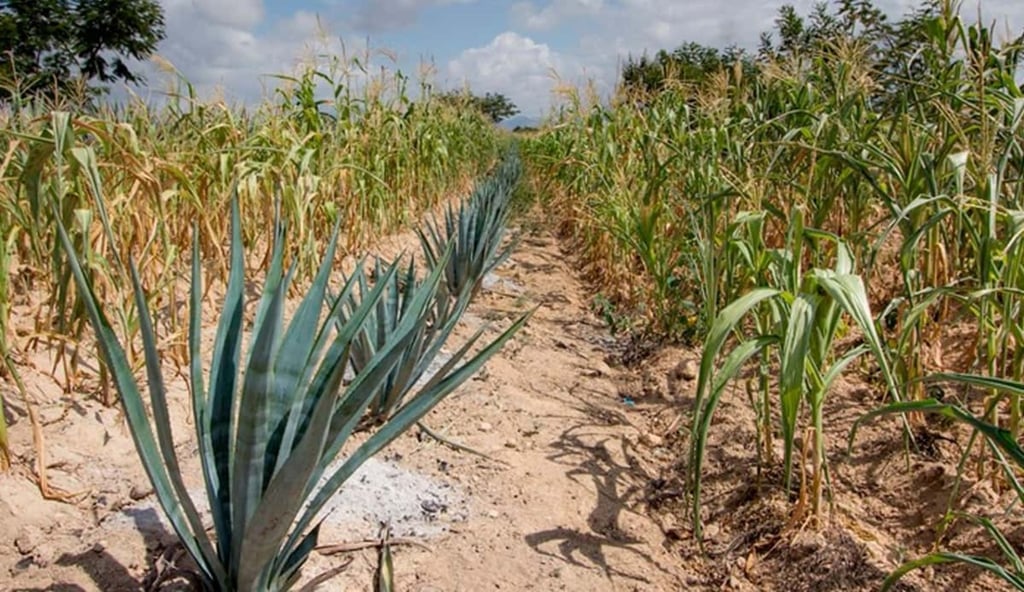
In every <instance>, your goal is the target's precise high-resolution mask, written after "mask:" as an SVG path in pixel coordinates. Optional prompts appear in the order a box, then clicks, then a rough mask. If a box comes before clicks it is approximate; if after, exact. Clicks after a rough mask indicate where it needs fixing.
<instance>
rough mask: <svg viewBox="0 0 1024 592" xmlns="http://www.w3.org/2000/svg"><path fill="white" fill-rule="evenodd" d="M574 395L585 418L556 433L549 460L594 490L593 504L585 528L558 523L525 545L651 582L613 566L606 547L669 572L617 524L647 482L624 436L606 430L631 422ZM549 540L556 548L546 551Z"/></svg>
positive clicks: (609, 572) (528, 537) (639, 498)
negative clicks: (555, 526)
mask: <svg viewBox="0 0 1024 592" xmlns="http://www.w3.org/2000/svg"><path fill="white" fill-rule="evenodd" d="M574 396H575V395H574ZM575 398H576V400H577V405H576V408H577V410H578V411H580V412H582V413H583V414H584V416H585V417H584V418H583V419H582V420H578V421H577V422H575V423H574V424H573V425H571V426H569V427H568V428H567V429H565V430H564V431H563V432H562V433H561V435H560V436H559V438H558V440H556V441H555V442H554V443H553V444H552V448H553V449H554V452H553V453H552V454H551V455H550V456H549V457H548V458H549V459H550V460H553V461H554V462H557V463H559V464H561V465H564V466H566V467H568V470H567V471H566V475H567V476H568V477H569V478H570V479H571V480H573V481H574V482H576V483H579V484H581V485H590V486H592V487H593V489H594V490H595V492H596V495H595V499H594V500H593V503H594V506H593V508H592V509H590V511H589V514H588V516H587V526H588V528H589V532H584V531H581V530H578V529H570V528H564V527H558V528H553V529H549V530H544V531H540V532H535V533H531V534H528V535H526V537H525V540H526V542H527V544H529V545H530V546H531V547H532V548H533V549H534V550H535V551H536V552H537V553H540V554H542V555H545V556H548V557H554V558H557V559H560V560H562V561H564V562H566V563H569V564H571V565H575V566H580V567H587V568H593V569H599V570H601V571H602V572H603V573H604V574H605V576H606V577H609V578H612V577H616V578H622V579H626V580H630V581H633V582H638V583H646V584H649V583H650V580H649V579H648V578H647V577H645V576H644V574H643V573H642V572H641V573H630V572H627V571H623V570H621V569H619V568H617V567H616V566H614V565H613V564H612V563H613V561H611V560H610V559H609V551H626V552H628V553H631V554H632V555H634V556H635V557H637V558H639V559H640V560H641V561H642V563H643V564H645V565H646V566H648V567H650V568H654V569H657V570H658V571H660V572H662V573H664V574H671V572H670V571H669V570H668V569H666V567H665V566H663V565H661V564H660V563H659V562H658V561H657V560H656V559H655V558H654V557H652V556H651V555H649V554H648V553H645V552H644V551H642V550H640V549H638V548H637V546H638V545H640V544H642V543H643V542H644V541H641V540H638V539H637V538H636V537H635V536H633V535H631V534H629V533H628V532H626V531H625V530H623V528H622V527H621V524H620V519H621V517H622V515H623V513H624V512H630V513H635V510H633V509H632V508H631V506H632V505H634V504H636V503H639V502H640V501H642V495H643V493H644V492H645V490H646V488H647V484H648V483H649V482H650V480H651V475H650V474H649V473H648V472H647V470H645V469H644V468H643V466H642V465H641V463H640V460H639V457H638V451H637V450H636V447H635V446H634V445H633V444H632V443H631V442H630V441H629V439H627V438H625V437H624V436H622V435H619V434H612V433H608V432H607V428H609V427H613V426H616V427H622V426H629V425H631V422H629V420H628V419H627V418H626V416H625V415H624V414H623V413H621V412H620V411H617V410H614V409H610V408H606V407H601V406H598V405H595V404H593V403H591V402H588V401H584V400H582V399H581V398H580V397H578V396H575ZM620 431H621V430H620ZM616 456H621V459H616V458H615V457H616ZM581 503H586V502H585V501H584V500H581ZM552 543H554V544H555V545H556V547H557V552H555V551H552V550H549V549H548V547H549V545H551V544H552Z"/></svg>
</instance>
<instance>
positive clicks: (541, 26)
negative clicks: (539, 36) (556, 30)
mask: <svg viewBox="0 0 1024 592" xmlns="http://www.w3.org/2000/svg"><path fill="white" fill-rule="evenodd" d="M603 8H604V0H554V1H553V2H550V3H548V4H547V5H546V6H543V7H541V8H538V7H537V6H536V4H534V3H533V2H516V3H515V4H513V5H512V16H513V18H514V19H515V20H516V21H517V22H519V23H521V24H522V25H523V26H524V27H526V28H528V29H534V30H545V29H551V28H553V27H555V26H557V25H559V24H561V23H563V22H565V21H567V20H569V19H580V18H583V17H587V16H594V15H598V14H600V12H601V10H602V9H603Z"/></svg>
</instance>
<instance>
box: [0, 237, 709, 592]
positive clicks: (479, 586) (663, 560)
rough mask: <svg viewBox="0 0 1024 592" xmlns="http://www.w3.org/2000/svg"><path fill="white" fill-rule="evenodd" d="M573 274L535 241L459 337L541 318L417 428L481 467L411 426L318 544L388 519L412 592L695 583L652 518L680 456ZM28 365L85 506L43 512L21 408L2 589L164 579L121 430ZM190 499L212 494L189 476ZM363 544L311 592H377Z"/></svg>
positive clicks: (49, 448)
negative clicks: (664, 472)
mask: <svg viewBox="0 0 1024 592" xmlns="http://www.w3.org/2000/svg"><path fill="white" fill-rule="evenodd" d="M570 265H571V264H570V263H569V262H568V261H567V258H566V255H565V254H564V253H563V252H562V251H561V250H560V248H559V245H558V243H557V241H556V240H555V239H554V238H552V237H551V236H549V235H547V234H535V235H531V236H525V237H524V238H523V239H522V240H521V241H520V244H519V246H518V248H517V250H516V252H515V253H514V254H513V257H512V259H511V260H510V261H509V262H507V263H506V264H505V265H503V266H502V267H501V268H500V269H499V270H498V271H497V273H496V274H495V277H492V278H490V281H489V282H488V285H487V286H486V289H485V290H484V291H483V292H482V293H481V296H480V297H479V299H478V301H477V302H475V303H474V305H473V307H472V308H471V311H470V313H469V314H468V315H467V318H466V322H465V323H464V325H465V326H464V327H463V328H462V329H461V331H463V333H462V336H463V337H464V336H465V335H468V334H469V332H470V331H472V330H474V329H475V328H476V327H478V326H480V325H481V324H483V323H488V324H489V325H490V326H491V329H489V331H490V334H492V335H497V333H498V332H499V331H500V330H501V329H502V328H503V327H506V326H507V325H508V324H509V323H511V322H512V321H513V320H514V319H515V318H516V317H517V316H518V315H519V314H521V313H522V312H523V311H525V310H528V309H530V308H533V307H534V306H537V307H538V308H537V310H536V312H535V314H534V316H533V318H532V319H531V321H530V322H529V324H528V325H527V326H526V328H525V329H524V330H522V331H521V332H520V333H519V334H518V335H517V336H516V338H515V339H514V340H513V341H512V342H510V343H509V344H508V345H506V347H505V348H504V350H503V351H502V352H500V353H499V354H498V355H497V356H496V357H495V358H493V359H492V360H491V361H490V362H489V363H488V365H487V366H486V368H485V369H484V371H483V372H481V373H480V374H479V375H478V376H477V377H475V378H474V379H472V380H471V381H469V382H468V383H467V384H465V385H463V387H461V388H460V389H459V390H458V391H456V392H455V393H454V394H453V395H451V396H450V397H449V398H448V399H447V400H445V401H444V402H442V403H441V404H440V405H439V406H438V408H437V409H435V410H434V411H433V412H432V413H431V414H430V415H428V416H427V418H426V420H425V423H426V425H428V426H429V427H430V428H431V429H432V430H433V431H435V432H437V433H440V434H443V435H444V436H445V437H446V438H449V439H451V440H452V441H455V442H458V443H460V444H462V445H464V446H467V447H470V448H472V449H474V450H476V451H478V452H480V453H483V454H484V455H486V456H487V457H489V458H484V457H481V456H477V455H473V454H467V453H465V452H459V451H456V450H453V449H451V448H449V447H446V446H443V445H441V444H439V443H437V442H436V441H434V440H432V439H430V438H425V437H423V436H422V435H418V434H417V433H416V431H417V430H412V431H411V432H410V433H409V434H406V435H404V436H403V437H402V438H400V439H399V440H398V441H397V442H395V443H394V444H393V445H392V446H391V447H390V448H388V449H387V450H386V451H385V452H384V454H382V455H381V456H380V457H379V458H376V459H373V460H372V461H371V462H369V463H367V465H365V466H364V469H363V470H362V471H361V472H360V473H359V474H357V475H356V476H355V477H353V479H352V480H350V483H349V484H348V485H346V487H345V488H344V489H343V491H342V493H341V494H340V495H339V498H338V500H337V503H336V504H334V510H333V511H332V512H331V514H330V515H329V516H328V517H327V519H326V521H325V527H324V529H323V530H322V534H321V538H320V540H321V543H322V544H324V545H333V544H342V543H353V542H359V541H363V540H367V539H372V538H373V537H375V536H377V533H378V532H379V528H380V523H381V522H389V523H390V524H391V527H392V530H393V534H394V536H395V537H398V538H397V539H396V543H402V542H409V543H411V544H396V545H395V546H394V548H393V554H394V567H395V582H396V589H398V590H405V591H419V592H428V591H442V590H443V591H448V590H474V591H477V590H593V591H600V590H644V591H659V590H665V591H668V590H680V589H685V588H688V587H689V586H687V585H686V584H688V583H692V582H693V581H694V580H693V579H692V574H687V573H685V569H686V568H685V566H684V565H683V564H684V562H683V561H682V560H681V558H680V556H679V554H678V553H677V552H675V551H673V550H672V545H671V544H669V542H668V541H667V540H666V537H665V534H664V533H663V531H662V528H661V527H660V526H659V525H658V524H656V523H655V522H654V521H652V519H651V518H649V517H647V514H646V512H645V510H644V508H643V504H642V502H643V500H644V498H645V491H647V490H648V488H649V484H650V482H651V481H652V479H653V478H654V475H656V474H657V472H658V467H659V466H663V465H665V464H666V463H667V462H669V461H671V460H672V459H671V457H670V453H669V452H668V451H667V450H666V449H665V448H662V447H660V446H658V444H660V441H658V439H657V438H653V439H652V438H650V437H648V436H645V435H644V434H646V433H647V431H646V430H645V429H644V428H643V422H644V417H645V415H646V414H647V411H646V410H645V409H644V407H645V405H640V404H634V403H633V402H632V401H628V400H623V399H622V398H621V397H620V395H619V388H618V376H617V374H618V372H619V371H618V370H614V369H612V368H611V367H610V366H609V365H608V363H607V362H606V359H608V356H609V352H611V351H612V350H613V349H614V340H613V339H611V338H610V337H609V336H608V333H607V330H606V329H605V328H604V326H603V324H602V323H600V322H599V321H598V320H597V319H595V318H594V317H593V316H592V314H591V313H590V312H589V311H588V309H587V304H588V301H589V297H588V296H587V294H586V291H585V288H584V287H583V286H582V285H581V284H580V283H579V281H578V279H577V278H576V276H575V274H574V272H573V270H572V269H571V267H570ZM207 332H208V333H212V329H208V330H207ZM456 343H457V342H456ZM206 351H208V349H207V350H206ZM51 355H52V354H51ZM26 366H27V367H26V371H25V373H26V376H27V377H28V378H29V379H30V380H31V381H32V383H33V385H32V389H33V392H35V393H37V398H38V402H39V415H40V418H41V421H42V425H43V432H44V436H45V442H46V454H47V465H48V467H49V468H48V471H47V473H48V475H49V478H50V481H51V482H52V484H53V485H55V486H58V487H60V488H62V489H64V490H67V491H75V492H78V491H81V492H83V495H82V498H81V500H80V501H79V502H78V503H75V504H68V503H62V502H57V501H45V500H43V499H41V498H40V495H39V491H38V489H37V488H36V486H35V484H34V483H33V482H32V475H33V474H34V473H33V471H32V469H31V467H32V463H33V462H34V458H35V455H34V453H33V452H32V450H33V447H32V429H31V424H30V422H29V421H28V419H27V415H26V410H25V409H24V408H23V407H22V406H20V405H18V404H15V405H12V406H11V407H12V409H11V416H12V417H11V420H12V428H11V437H12V444H13V447H14V449H15V450H16V451H17V452H18V453H19V454H20V456H19V457H17V458H16V469H15V470H14V471H12V472H11V473H10V474H7V475H3V476H0V540H2V541H4V544H3V545H0V590H51V591H63V592H77V591H83V590H84V591H92V590H104V591H105V590H138V589H142V586H143V581H144V580H145V578H147V576H148V575H151V574H152V573H153V570H154V565H160V566H162V565H164V564H165V560H166V559H171V560H174V559H175V557H176V549H177V545H175V544H174V537H173V535H171V534H170V533H169V532H168V528H167V526H166V524H165V523H164V522H163V521H162V519H161V517H160V513H159V511H158V510H157V508H156V506H155V505H154V504H155V502H154V499H153V496H152V494H151V492H150V491H149V487H148V483H147V481H146V479H145V476H144V474H143V473H142V470H141V467H140V466H139V464H138V461H137V460H136V458H135V453H134V450H133V448H132V443H131V439H130V437H129V435H128V433H127V430H126V429H125V426H124V424H123V420H122V418H121V417H120V415H119V413H118V412H117V410H116V409H108V408H104V407H102V406H100V405H99V404H98V403H96V402H95V401H94V400H93V399H90V398H88V397H87V396H86V395H85V394H84V393H76V394H73V395H71V396H67V395H65V394H63V393H61V391H60V388H59V386H57V384H56V382H55V380H54V379H53V378H52V377H48V376H47V375H46V372H45V369H47V368H49V367H50V361H49V360H48V359H47V358H46V357H45V355H44V354H39V358H38V359H29V360H26ZM172 396H173V397H174V399H173V405H174V406H175V409H174V410H173V413H174V415H175V417H176V422H177V425H176V426H175V427H176V434H177V436H178V438H179V439H181V443H180V445H179V455H180V456H181V457H182V458H183V464H184V467H185V471H186V472H190V474H191V475H193V476H198V473H199V468H198V466H199V463H198V459H197V457H196V456H195V448H194V443H192V442H191V441H189V440H188V439H187V434H189V433H190V431H191V427H190V425H189V423H188V420H187V412H186V410H187V406H186V405H187V404H186V394H185V391H184V388H183V387H182V386H181V385H178V387H177V388H176V389H173V390H172ZM7 399H8V400H9V401H15V402H17V401H18V400H19V399H17V396H16V395H13V393H12V394H11V396H8V397H7ZM189 486H190V487H193V488H194V489H195V490H196V491H201V490H202V486H201V483H200V482H199V481H198V480H197V479H194V478H193V479H192V480H191V481H190V482H189ZM10 542H13V543H14V544H10ZM356 546H359V545H356ZM362 546H363V547H364V548H362V549H360V550H356V551H350V552H345V553H340V554H331V555H327V554H321V553H314V555H313V557H312V559H311V560H310V562H309V564H308V565H307V567H306V569H305V570H304V582H305V585H306V587H305V588H304V589H306V590H339V589H343V590H369V589H372V582H373V573H374V570H375V569H376V566H377V551H376V549H375V548H373V547H372V546H369V545H362ZM179 557H180V556H179ZM179 560H180V559H179ZM321 575H324V578H319V579H320V580H321V582H322V583H318V582H317V580H318V576H321ZM328 576H329V579H327V578H328ZM173 588H174V585H173V584H172V585H171V586H165V587H164V589H173ZM178 589H183V588H181V587H180V584H179V587H178Z"/></svg>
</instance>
